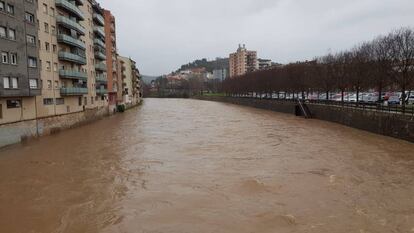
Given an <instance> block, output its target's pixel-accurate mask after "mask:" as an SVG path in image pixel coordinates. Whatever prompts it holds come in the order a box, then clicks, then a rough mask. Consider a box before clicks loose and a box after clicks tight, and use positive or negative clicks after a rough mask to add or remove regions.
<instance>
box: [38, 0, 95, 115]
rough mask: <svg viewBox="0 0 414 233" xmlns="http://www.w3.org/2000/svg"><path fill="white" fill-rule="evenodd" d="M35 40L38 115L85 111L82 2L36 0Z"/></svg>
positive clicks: (84, 47) (86, 91) (84, 54)
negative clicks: (38, 86)
mask: <svg viewBox="0 0 414 233" xmlns="http://www.w3.org/2000/svg"><path fill="white" fill-rule="evenodd" d="M37 2H38V9H39V11H38V22H39V31H38V43H39V58H40V64H41V70H40V74H41V75H40V76H41V79H42V96H39V97H37V98H36V103H37V109H36V110H37V116H38V117H47V116H54V115H62V114H68V113H74V112H80V111H83V110H84V105H85V103H84V102H83V98H82V97H83V96H84V95H86V94H87V93H88V89H87V81H88V80H87V77H88V74H87V72H86V70H85V68H84V67H85V65H86V63H87V60H86V53H85V52H86V45H85V42H84V39H83V38H84V36H85V28H84V27H83V26H82V25H81V23H82V22H83V21H84V20H85V14H84V13H83V12H82V11H81V9H80V8H79V7H80V6H82V5H83V1H80V0H78V1H67V0H38V1H37Z"/></svg>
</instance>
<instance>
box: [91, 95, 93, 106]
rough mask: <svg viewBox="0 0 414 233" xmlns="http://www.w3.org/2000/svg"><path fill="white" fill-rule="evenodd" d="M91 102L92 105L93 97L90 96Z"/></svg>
mask: <svg viewBox="0 0 414 233" xmlns="http://www.w3.org/2000/svg"><path fill="white" fill-rule="evenodd" d="M91 104H92V105H93V97H91Z"/></svg>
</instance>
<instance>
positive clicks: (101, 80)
mask: <svg viewBox="0 0 414 233" xmlns="http://www.w3.org/2000/svg"><path fill="white" fill-rule="evenodd" d="M96 82H99V83H107V82H108V78H107V77H105V76H101V75H98V76H96Z"/></svg>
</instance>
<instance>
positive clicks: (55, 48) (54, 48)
mask: <svg viewBox="0 0 414 233" xmlns="http://www.w3.org/2000/svg"><path fill="white" fill-rule="evenodd" d="M52 48H53V52H54V53H56V51H57V46H56V45H55V44H54V45H52Z"/></svg>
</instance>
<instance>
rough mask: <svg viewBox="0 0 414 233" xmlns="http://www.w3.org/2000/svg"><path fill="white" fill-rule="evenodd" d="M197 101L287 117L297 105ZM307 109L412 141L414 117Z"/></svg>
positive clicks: (236, 100) (221, 99)
mask: <svg viewBox="0 0 414 233" xmlns="http://www.w3.org/2000/svg"><path fill="white" fill-rule="evenodd" d="M196 99H200V100H208V101H219V102H225V103H232V104H238V105H244V106H250V107H255V108H261V109H267V110H272V111H276V112H282V113H289V114H295V106H296V104H295V103H293V102H284V101H276V100H261V99H247V98H231V97H197V98H196ZM308 107H309V110H310V111H311V113H312V115H313V117H314V118H315V119H320V120H325V121H330V122H335V123H339V124H343V125H346V126H349V127H353V128H357V129H361V130H365V131H369V132H372V133H377V134H381V135H385V136H390V137H394V138H399V139H403V140H407V141H410V142H414V117H413V116H407V115H402V114H395V113H386V112H376V111H368V110H362V109H354V108H347V107H340V106H326V105H317V104H308Z"/></svg>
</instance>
